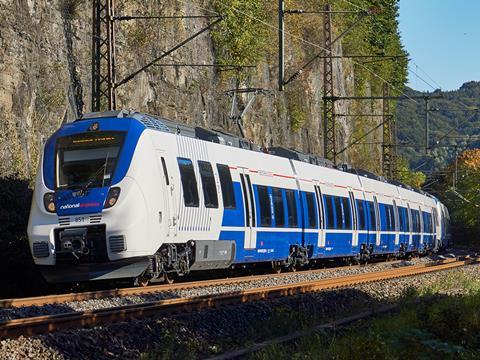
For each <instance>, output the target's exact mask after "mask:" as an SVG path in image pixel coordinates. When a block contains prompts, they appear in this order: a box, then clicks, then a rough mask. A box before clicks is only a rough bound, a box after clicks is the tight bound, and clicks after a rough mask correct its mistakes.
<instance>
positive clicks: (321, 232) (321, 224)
mask: <svg viewBox="0 0 480 360" xmlns="http://www.w3.org/2000/svg"><path fill="white" fill-rule="evenodd" d="M315 197H316V199H317V209H318V220H319V221H318V243H317V244H318V247H319V248H322V250H324V249H325V217H324V212H323V197H322V190H320V186H319V185H317V184H315Z"/></svg>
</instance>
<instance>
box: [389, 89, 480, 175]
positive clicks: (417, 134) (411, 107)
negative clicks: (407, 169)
mask: <svg viewBox="0 0 480 360" xmlns="http://www.w3.org/2000/svg"><path fill="white" fill-rule="evenodd" d="M437 92H439V90H437V91H435V92H434V93H437ZM406 94H407V95H409V96H412V95H414V96H422V95H426V94H428V93H423V92H419V91H416V90H412V89H410V88H407V90H406ZM443 95H444V97H443V98H442V99H433V100H431V101H430V108H431V109H438V110H435V111H431V112H430V146H431V147H432V150H431V156H428V157H426V156H425V103H424V101H423V100H422V99H416V103H415V102H414V101H412V100H409V99H406V100H401V101H399V102H398V104H397V123H398V139H399V153H400V154H401V155H403V156H405V157H406V158H407V159H408V161H409V162H410V165H411V167H413V168H416V167H418V166H420V165H421V164H423V163H425V165H423V166H421V167H420V170H424V171H425V170H438V169H440V168H443V167H444V166H445V165H446V164H448V163H450V162H451V161H452V160H453V159H454V156H455V145H457V146H458V151H459V152H461V151H462V150H464V149H466V148H479V147H480V111H471V110H470V111H468V109H469V108H470V109H471V108H480V82H478V81H471V82H467V83H465V84H463V85H462V86H461V87H460V89H458V90H455V91H447V92H444V93H443ZM464 110H465V111H464ZM437 142H438V143H437Z"/></svg>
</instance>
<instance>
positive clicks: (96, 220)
mask: <svg viewBox="0 0 480 360" xmlns="http://www.w3.org/2000/svg"><path fill="white" fill-rule="evenodd" d="M101 221H102V214H97V215H90V224H99V223H100V222H101Z"/></svg>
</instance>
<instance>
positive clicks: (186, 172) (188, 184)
mask: <svg viewBox="0 0 480 360" xmlns="http://www.w3.org/2000/svg"><path fill="white" fill-rule="evenodd" d="M177 161H178V167H179V169H180V177H181V179H182V189H183V200H184V201H185V206H188V207H198V203H199V200H198V188H197V179H196V178H195V171H194V170H193V164H192V160H190V159H185V158H177Z"/></svg>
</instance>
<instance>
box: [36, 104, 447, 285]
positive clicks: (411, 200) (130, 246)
mask: <svg viewBox="0 0 480 360" xmlns="http://www.w3.org/2000/svg"><path fill="white" fill-rule="evenodd" d="M259 150H260V149H258V148H256V147H255V146H254V145H253V144H251V143H249V142H247V141H245V140H244V139H240V138H236V137H233V136H231V135H228V134H224V133H221V132H214V131H209V130H205V129H202V128H199V127H188V126H185V125H182V124H179V123H175V122H172V121H169V120H166V119H161V118H157V117H154V116H151V115H146V114H141V113H137V112H133V111H126V110H122V111H117V112H107V113H92V114H88V115H86V116H84V117H83V118H81V119H78V120H76V121H74V122H72V123H68V124H65V125H63V126H62V127H61V128H60V129H58V130H57V131H56V132H55V133H54V134H53V135H52V136H51V137H50V138H49V140H48V141H47V143H46V144H45V148H44V153H43V156H42V157H41V161H40V166H39V169H38V175H37V178H36V184H35V192H34V196H33V201H32V207H31V212H30V219H29V225H28V236H29V241H30V248H31V251H32V254H33V257H34V261H35V263H36V264H37V265H38V266H39V268H40V270H41V272H42V273H43V275H44V277H45V278H46V279H47V281H49V282H73V281H75V282H79V281H90V280H102V279H120V278H133V279H140V280H141V281H142V282H145V281H147V280H149V279H154V278H160V277H165V278H167V277H168V276H169V275H173V274H176V275H186V274H188V273H189V272H191V271H198V270H209V269H226V268H232V267H238V266H242V267H243V266H247V265H249V264H257V263H265V262H267V263H269V264H272V266H273V267H274V268H275V269H277V270H279V269H281V268H282V267H291V268H292V267H298V266H304V265H307V264H309V263H311V262H317V261H321V260H324V259H335V258H354V259H357V260H362V259H363V260H366V259H369V258H371V257H375V256H386V255H388V256H390V255H392V256H401V255H407V254H409V253H414V252H419V253H424V252H426V251H436V250H438V249H440V248H441V247H444V246H446V245H448V241H449V237H448V220H449V216H448V211H447V209H446V208H445V206H443V204H441V203H440V202H439V201H438V200H437V199H435V198H434V197H432V196H429V195H428V194H425V193H420V192H416V191H412V190H410V189H407V188H406V187H402V186H399V184H397V185H394V184H392V183H389V182H386V181H380V180H379V179H378V178H375V177H374V176H371V175H369V174H366V173H357V172H356V171H341V170H338V169H335V168H333V167H332V166H328V163H327V162H325V163H323V164H322V160H321V159H319V158H316V157H314V156H311V155H306V154H301V153H298V152H294V151H290V150H288V149H282V148H276V149H270V153H266V152H262V151H259Z"/></svg>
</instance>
